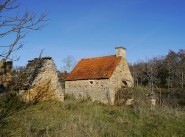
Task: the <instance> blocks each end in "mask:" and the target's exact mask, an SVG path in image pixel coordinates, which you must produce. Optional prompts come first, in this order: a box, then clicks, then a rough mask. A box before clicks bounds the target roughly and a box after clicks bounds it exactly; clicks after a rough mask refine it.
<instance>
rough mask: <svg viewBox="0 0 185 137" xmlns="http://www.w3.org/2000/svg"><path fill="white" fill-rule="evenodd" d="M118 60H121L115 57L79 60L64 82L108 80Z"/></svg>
mask: <svg viewBox="0 0 185 137" xmlns="http://www.w3.org/2000/svg"><path fill="white" fill-rule="evenodd" d="M120 60H121V58H118V57H116V56H115V55H113V56H104V57H97V58H88V59H81V60H80V61H79V63H78V64H77V66H76V67H75V68H74V69H73V71H72V72H71V73H70V74H69V75H68V76H67V77H66V79H65V80H66V81H73V80H87V79H108V78H110V77H111V76H112V74H113V72H114V71H115V69H116V67H117V65H118V64H119V62H120Z"/></svg>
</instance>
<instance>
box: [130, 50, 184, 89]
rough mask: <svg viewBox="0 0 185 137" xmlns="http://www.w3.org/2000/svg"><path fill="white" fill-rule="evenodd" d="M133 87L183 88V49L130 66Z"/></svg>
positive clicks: (170, 51)
mask: <svg viewBox="0 0 185 137" xmlns="http://www.w3.org/2000/svg"><path fill="white" fill-rule="evenodd" d="M130 70H131V73H132V76H133V77H134V82H135V86H150V87H151V88H152V89H154V88H167V89H170V88H182V89H183V88H185V49H180V50H179V51H178V52H175V51H172V50H169V52H168V54H167V55H166V56H158V57H153V58H151V59H148V60H146V61H138V62H137V63H134V64H131V65H130Z"/></svg>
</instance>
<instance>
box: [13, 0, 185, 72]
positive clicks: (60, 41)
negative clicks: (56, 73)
mask: <svg viewBox="0 0 185 137" xmlns="http://www.w3.org/2000/svg"><path fill="white" fill-rule="evenodd" d="M19 3H20V4H21V7H20V11H21V12H22V11H24V10H25V9H28V10H30V11H34V12H35V13H37V14H38V15H39V14H40V13H41V12H42V11H47V12H48V13H49V14H48V17H47V18H48V19H50V20H49V22H48V23H49V25H48V26H47V27H46V28H44V29H43V30H42V31H35V32H30V34H29V35H28V36H27V37H26V38H25V39H24V43H25V46H24V47H23V48H22V49H21V50H19V51H18V52H16V54H18V55H21V58H20V60H19V61H17V62H15V63H14V64H15V66H19V65H26V64H27V61H28V60H30V59H33V58H35V57H38V56H39V53H40V51H41V50H42V49H44V53H43V56H51V57H53V58H54V60H55V63H56V65H57V67H58V69H61V67H62V60H63V59H64V58H66V57H67V56H73V57H74V58H75V59H76V61H78V60H79V59H81V58H88V57H96V56H104V55H112V54H115V49H114V48H115V47H116V46H124V47H126V48H127V60H128V62H130V63H133V62H136V61H138V60H145V59H146V58H150V57H153V56H158V55H165V54H167V53H168V50H169V49H172V50H174V51H178V49H185V8H184V7H185V1H184V0H53V1H51V0H29V1H28V0H20V2H19Z"/></svg>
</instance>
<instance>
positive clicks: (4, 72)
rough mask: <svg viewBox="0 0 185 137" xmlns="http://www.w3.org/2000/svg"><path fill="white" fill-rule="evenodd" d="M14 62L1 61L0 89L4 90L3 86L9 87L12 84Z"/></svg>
mask: <svg viewBox="0 0 185 137" xmlns="http://www.w3.org/2000/svg"><path fill="white" fill-rule="evenodd" d="M12 64H13V63H12V61H8V62H5V60H1V61H0V86H1V89H0V90H2V88H8V87H9V86H10V85H11V84H12V80H13V76H12Z"/></svg>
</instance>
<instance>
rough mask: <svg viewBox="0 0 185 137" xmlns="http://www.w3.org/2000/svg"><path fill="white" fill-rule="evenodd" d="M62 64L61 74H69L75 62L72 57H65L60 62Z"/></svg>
mask: <svg viewBox="0 0 185 137" xmlns="http://www.w3.org/2000/svg"><path fill="white" fill-rule="evenodd" d="M62 62H63V64H64V65H63V67H62V71H63V72H71V71H72V69H73V68H74V67H75V65H76V61H75V59H74V57H73V56H68V57H66V58H65V59H63V60H62Z"/></svg>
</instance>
